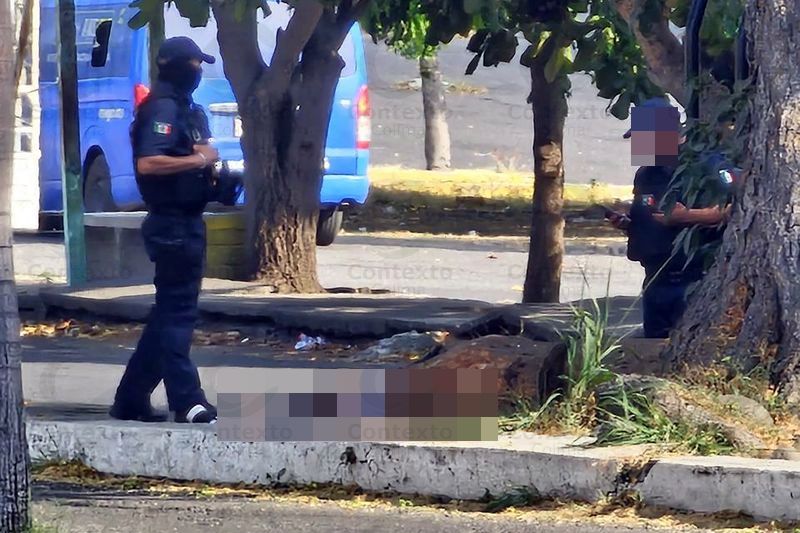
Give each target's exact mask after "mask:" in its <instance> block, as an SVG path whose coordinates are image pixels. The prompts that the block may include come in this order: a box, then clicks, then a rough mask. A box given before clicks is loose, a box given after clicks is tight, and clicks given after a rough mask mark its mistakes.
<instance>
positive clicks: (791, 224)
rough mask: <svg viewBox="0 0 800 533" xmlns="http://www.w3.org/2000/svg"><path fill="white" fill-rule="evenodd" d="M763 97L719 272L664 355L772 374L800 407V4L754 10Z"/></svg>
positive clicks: (776, 2) (772, 2) (767, 0)
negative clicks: (727, 360)
mask: <svg viewBox="0 0 800 533" xmlns="http://www.w3.org/2000/svg"><path fill="white" fill-rule="evenodd" d="M745 19H746V20H747V21H748V35H750V36H751V37H752V40H751V43H752V47H753V59H754V65H755V66H756V67H757V69H758V70H757V73H756V79H755V82H756V96H755V101H754V105H753V109H752V113H753V115H752V124H753V131H752V132H751V140H750V142H749V143H748V145H749V146H750V148H751V154H750V155H751V158H750V159H751V164H750V168H749V169H748V172H747V175H746V177H745V180H744V182H743V184H742V188H741V190H740V192H739V196H738V197H737V201H736V205H735V208H734V215H733V218H732V220H731V222H730V223H729V225H728V228H727V230H726V232H725V236H724V239H723V243H722V246H721V249H720V252H719V254H718V256H717V260H716V263H715V266H714V268H713V269H712V271H711V272H710V273H709V275H708V276H707V277H706V279H705V280H704V281H703V283H702V284H701V286H700V288H699V290H698V291H697V293H696V294H695V296H694V297H693V298H692V299H691V301H690V303H689V307H688V309H687V312H686V314H685V315H684V317H683V320H682V322H681V324H680V327H679V330H678V331H676V332H675V334H674V335H673V339H672V342H671V343H670V344H671V348H670V349H668V351H667V353H666V354H665V355H666V357H667V358H668V360H670V361H671V362H673V363H674V364H675V365H677V366H678V367H682V366H684V365H706V364H707V363H709V362H711V361H713V360H720V359H722V358H723V357H727V356H733V359H734V362H735V363H737V364H738V365H739V366H740V367H742V368H743V369H745V370H746V369H750V368H752V367H754V366H755V365H759V364H760V365H763V366H764V367H766V368H768V369H769V370H770V373H771V376H772V378H773V381H774V382H775V383H776V384H777V385H779V386H780V388H781V390H782V391H783V392H784V393H785V395H786V398H787V399H788V400H789V401H790V402H792V403H793V404H795V405H800V380H799V379H798V370H800V283H798V279H800V208H799V207H798V206H800V145H798V143H797V132H798V131H800V72H798V70H797V69H794V68H787V65H793V64H795V63H796V57H797V50H798V47H799V46H800V34H798V32H797V31H796V28H797V27H799V26H800V3H797V2H787V1H786V0H764V1H760V2H754V1H751V2H748V5H747V16H746V17H745Z"/></svg>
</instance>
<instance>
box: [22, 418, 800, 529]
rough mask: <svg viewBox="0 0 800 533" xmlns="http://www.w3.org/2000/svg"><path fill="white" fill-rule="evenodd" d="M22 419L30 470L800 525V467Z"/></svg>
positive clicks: (507, 443)
mask: <svg viewBox="0 0 800 533" xmlns="http://www.w3.org/2000/svg"><path fill="white" fill-rule="evenodd" d="M52 415H53V413H52V412H50V413H48V412H47V411H46V410H45V411H43V412H41V413H39V414H37V413H36V412H35V411H33V410H32V411H29V422H28V439H29V445H30V451H31V454H32V457H33V458H34V460H38V461H49V460H67V461H69V460H79V461H82V462H84V463H85V464H87V465H88V466H90V467H92V468H95V469H97V470H99V471H101V472H107V473H111V474H118V475H138V476H148V477H166V478H170V479H176V480H202V481H206V482H212V483H254V484H263V485H267V486H270V485H275V484H295V485H305V484H310V483H335V484H345V485H356V486H358V487H361V488H363V489H365V490H370V491H396V492H399V493H404V494H420V495H431V496H446V497H449V498H456V499H465V500H477V499H481V498H484V497H486V496H487V495H489V496H494V497H496V496H500V495H502V494H504V493H507V492H509V491H511V490H513V489H515V488H517V487H535V488H536V490H538V491H539V493H540V494H542V495H543V496H546V497H553V498H560V499H568V500H569V499H571V500H582V501H598V500H601V499H604V498H609V497H611V498H614V497H616V496H626V497H630V496H633V497H634V498H639V499H640V500H641V501H642V502H643V503H645V504H651V505H659V506H665V507H670V508H673V509H677V510H682V511H690V512H703V513H717V512H726V511H734V512H737V513H745V514H748V515H751V516H753V517H755V518H757V519H764V520H781V521H796V520H800V462H797V461H781V460H757V459H746V458H735V457H684V458H681V457H667V458H656V459H651V460H645V459H644V457H648V456H650V455H651V454H648V450H647V449H646V448H644V447H629V448H599V449H598V448H585V447H584V446H582V444H584V443H585V441H583V442H582V441H576V440H575V439H574V438H572V437H543V436H538V435H532V434H524V433H520V434H514V435H507V436H501V438H500V439H499V440H498V441H496V442H462V443H438V442H407V443H392V442H355V443H346V442H286V443H279V442H255V443H240V442H222V441H219V440H218V439H217V437H216V435H215V433H214V430H213V429H212V428H190V427H186V426H182V425H177V424H149V425H148V424H136V423H119V422H115V421H108V420H103V419H102V414H100V413H95V414H94V416H93V417H90V419H88V420H87V419H85V418H84V419H81V418H80V417H77V418H76V419H73V420H71V421H57V420H54V419H53V416H52Z"/></svg>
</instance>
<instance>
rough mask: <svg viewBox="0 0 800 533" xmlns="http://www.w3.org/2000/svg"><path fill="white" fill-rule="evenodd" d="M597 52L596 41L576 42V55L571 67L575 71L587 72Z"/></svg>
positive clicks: (583, 40)
mask: <svg viewBox="0 0 800 533" xmlns="http://www.w3.org/2000/svg"><path fill="white" fill-rule="evenodd" d="M596 52H597V39H581V41H579V42H578V53H577V54H576V55H575V61H574V62H573V64H572V67H573V68H574V69H575V70H576V71H584V70H588V69H589V67H590V66H591V65H592V62H593V61H594V57H595V53H596Z"/></svg>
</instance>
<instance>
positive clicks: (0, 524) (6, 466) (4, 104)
mask: <svg viewBox="0 0 800 533" xmlns="http://www.w3.org/2000/svg"><path fill="white" fill-rule="evenodd" d="M14 34H15V32H14V24H13V19H12V17H11V3H10V2H7V1H6V2H2V3H0V297H2V300H1V301H0V315H1V316H0V531H2V532H3V533H22V532H23V531H27V529H28V527H29V525H30V509H29V503H30V491H29V484H28V483H29V478H28V475H29V469H30V459H29V457H28V442H27V439H26V437H25V418H24V416H25V415H24V412H23V404H22V371H21V367H20V357H19V354H20V342H19V314H18V308H17V289H16V286H15V285H14V264H13V258H12V254H11V244H12V234H11V176H12V161H13V153H14V99H15V95H16V87H15V81H14V77H15V65H14V59H15V56H14Z"/></svg>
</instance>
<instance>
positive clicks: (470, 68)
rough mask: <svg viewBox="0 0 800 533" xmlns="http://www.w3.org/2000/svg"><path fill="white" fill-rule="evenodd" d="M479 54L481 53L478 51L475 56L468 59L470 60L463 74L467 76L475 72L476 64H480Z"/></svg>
mask: <svg viewBox="0 0 800 533" xmlns="http://www.w3.org/2000/svg"><path fill="white" fill-rule="evenodd" d="M481 55H482V54H480V53H478V54H475V57H473V58H472V61H470V62H469V65H467V70H466V71H465V72H464V74H465V75H467V76H471V75H472V73H474V72H475V69H477V68H478V65H479V64H480V62H481Z"/></svg>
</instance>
